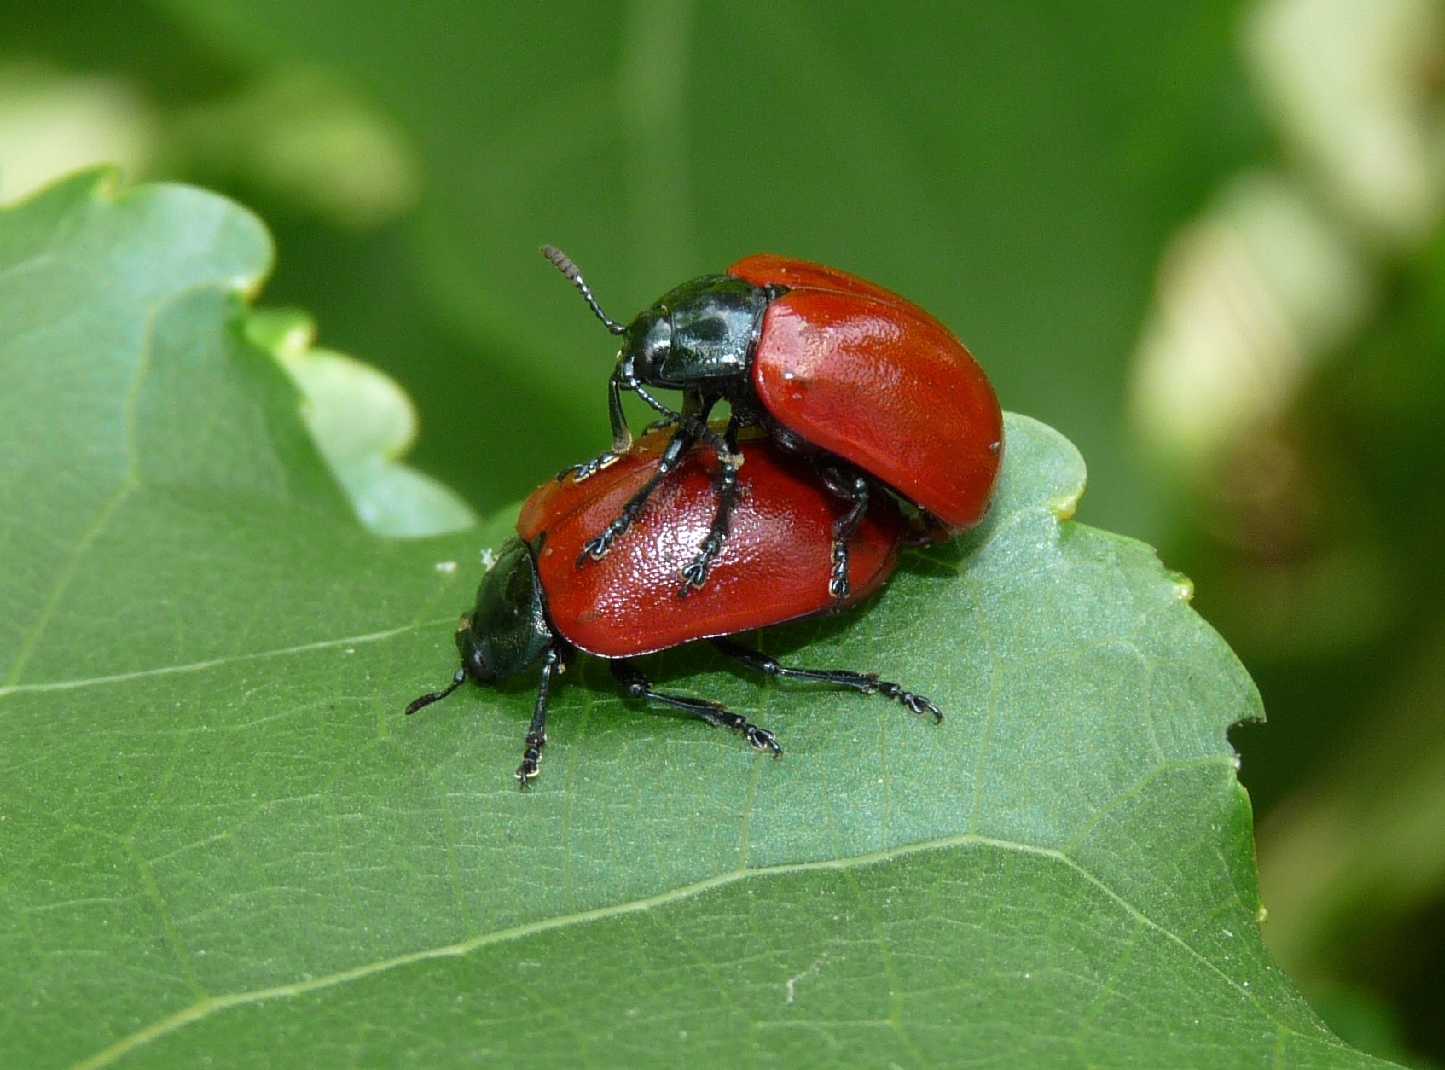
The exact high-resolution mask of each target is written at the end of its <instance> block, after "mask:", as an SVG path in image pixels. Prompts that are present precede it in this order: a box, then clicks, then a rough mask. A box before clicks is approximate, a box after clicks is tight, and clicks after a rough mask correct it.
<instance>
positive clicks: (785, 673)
mask: <svg viewBox="0 0 1445 1070" xmlns="http://www.w3.org/2000/svg"><path fill="white" fill-rule="evenodd" d="M712 644H713V646H715V647H717V648H718V650H720V651H722V652H723V653H724V654H726V655H727V656H728V657H730V658H733V659H735V660H736V661H739V662H741V663H742V664H744V665H746V666H747V667H748V668H750V669H753V670H755V671H757V672H760V673H763V674H764V675H766V676H774V677H778V678H780V679H793V680H817V681H818V682H819V683H825V684H836V685H837V686H839V687H847V688H851V689H852V690H854V691H857V692H859V693H861V694H864V695H882V696H883V697H884V698H890V699H892V700H893V701H894V702H897V703H900V704H901V705H903V706H904V707H906V708H907V709H908V711H909V712H910V713H918V714H925V713H926V714H928V715H929V716H931V717H932V718H933V720H934V721H935V723H939V722H942V721H943V711H942V710H940V709H939V708H938V707H937V706H935V705H934V704H933V703H932V702H930V701H929V700H928V699H926V698H924V697H923V696H922V695H919V694H916V693H914V692H912V691H905V690H904V689H903V688H902V687H901V686H900V685H898V684H895V683H891V682H889V681H888V680H880V679H878V677H877V676H876V675H875V674H873V673H871V672H866V673H865V672H852V671H851V670H849V669H795V668H789V667H788V666H786V665H779V664H778V663H777V661H776V660H774V659H773V658H770V657H769V656H768V655H766V654H763V653H760V652H759V651H756V650H751V649H749V648H748V647H745V646H743V645H742V644H741V643H735V642H733V641H732V640H731V639H714V640H712Z"/></svg>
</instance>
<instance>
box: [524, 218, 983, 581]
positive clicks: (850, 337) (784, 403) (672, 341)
mask: <svg viewBox="0 0 1445 1070" xmlns="http://www.w3.org/2000/svg"><path fill="white" fill-rule="evenodd" d="M542 251H543V254H544V255H545V256H546V257H547V259H548V260H550V261H551V262H552V263H553V264H554V265H555V266H556V267H557V268H558V270H560V271H561V272H562V273H563V274H564V275H565V276H567V278H568V279H570V280H571V281H572V283H573V285H575V286H576V287H577V289H578V290H579V291H580V292H581V294H582V296H583V298H584V299H585V300H586V301H587V304H588V305H589V306H590V307H591V309H592V311H593V312H594V313H595V314H596V315H597V317H598V318H599V319H600V320H601V321H602V322H603V323H604V324H605V325H606V326H607V329H608V330H609V331H611V332H612V333H613V334H616V335H620V336H621V339H622V344H621V347H620V349H619V350H618V353H617V366H616V368H615V370H614V371H613V373H612V378H611V380H610V382H609V392H608V401H609V406H608V409H609V414H610V416H611V421H612V439H613V442H612V449H611V450H609V451H607V452H605V453H603V454H601V455H599V456H598V457H596V458H594V459H592V460H591V461H588V462H586V463H585V464H580V465H576V466H574V467H573V468H570V469H568V470H567V471H568V472H571V473H573V474H575V476H576V477H577V478H579V479H585V478H587V477H589V476H591V475H593V474H595V473H596V472H598V471H600V470H601V469H603V468H605V467H607V466H608V465H609V464H611V463H613V461H615V460H616V458H617V457H618V456H620V455H622V454H624V453H625V452H626V451H627V449H628V447H629V446H630V445H631V442H632V433H631V431H630V430H629V428H628V426H627V420H626V417H625V415H624V414H623V411H622V399H621V396H622V392H623V391H632V392H634V393H636V394H637V395H638V396H639V397H640V398H642V400H643V401H645V402H646V403H647V404H648V405H650V406H651V407H652V408H654V409H656V410H657V411H658V412H659V413H660V414H661V415H662V417H663V421H664V422H665V423H669V424H673V425H675V426H676V431H675V433H674V436H673V439H672V442H671V447H670V448H669V449H668V451H667V452H666V453H665V454H664V455H663V457H662V459H661V463H660V465H659V467H658V471H657V473H656V476H655V478H654V479H653V480H651V481H649V482H648V483H646V484H645V485H643V486H642V487H641V488H639V490H638V492H637V494H636V495H635V496H634V497H633V498H632V499H630V500H629V501H627V502H626V503H625V504H624V505H623V506H622V508H621V509H620V510H619V512H618V513H617V515H616V516H615V517H613V518H612V519H611V521H610V522H609V523H608V524H607V525H606V526H605V527H604V528H602V530H601V531H600V532H599V533H598V534H597V535H595V536H594V537H593V538H591V539H590V540H588V542H587V543H586V545H585V547H584V548H583V552H582V555H581V557H580V558H579V564H580V563H581V562H582V561H585V560H586V559H588V558H591V559H594V560H596V559H600V558H601V557H603V556H604V555H605V554H607V552H608V551H609V550H610V549H611V548H612V545H613V543H614V542H616V540H617V538H618V537H619V536H620V535H622V533H623V532H625V531H626V530H627V529H628V527H629V526H631V524H632V522H633V521H634V520H635V519H636V517H637V515H638V513H639V512H640V511H641V509H642V507H643V505H644V503H645V502H646V501H647V498H648V496H649V495H650V494H651V493H652V491H653V489H654V488H655V487H656V486H657V485H658V483H660V482H661V481H662V480H663V479H664V478H665V477H666V476H667V474H668V472H670V471H671V470H672V469H673V468H675V467H676V466H677V464H678V463H679V462H680V461H681V459H682V457H683V455H684V454H685V453H686V452H687V450H688V448H689V447H691V446H692V445H693V443H694V442H697V441H699V440H701V441H703V442H706V443H707V444H708V445H710V446H712V448H713V450H714V451H715V452H716V454H717V456H718V458H719V461H720V464H719V469H718V477H717V503H716V512H715V514H714V518H713V522H712V524H711V525H710V526H709V529H708V531H707V534H706V535H705V536H704V537H703V539H702V541H701V544H700V546H699V548H698V550H697V552H696V554H695V555H694V556H693V557H692V558H691V559H690V560H689V561H688V562H687V564H686V565H684V567H683V568H682V570H681V572H682V576H683V579H684V581H685V582H684V586H683V588H682V593H684V594H686V593H687V592H688V591H689V590H694V589H696V588H699V587H701V586H702V585H703V583H704V582H705V581H706V579H707V575H708V571H709V569H710V568H711V567H712V564H713V562H714V561H715V560H716V559H717V556H718V554H719V552H720V551H721V549H722V545H723V541H724V539H725V538H726V537H727V536H728V517H729V514H730V513H731V511H732V508H733V502H734V500H735V497H736V486H737V467H738V463H739V460H740V458H739V455H738V452H737V436H738V432H739V429H740V428H742V427H746V426H748V425H761V426H762V427H764V428H765V429H766V430H767V431H768V433H769V434H770V435H771V437H772V438H773V439H774V441H775V442H777V443H778V444H779V445H780V446H782V447H783V448H785V449H789V450H792V451H796V452H801V453H803V454H804V455H805V456H807V457H808V458H809V459H810V460H811V462H812V464H813V465H814V467H815V469H816V471H817V473H818V475H819V477H820V478H821V479H822V481H823V483H824V485H825V486H826V487H827V488H828V489H829V490H830V491H831V492H832V493H833V494H835V495H837V496H838V497H840V498H841V499H843V500H844V501H846V502H847V503H848V506H849V508H848V510H847V512H846V513H845V514H844V515H843V516H842V517H841V518H840V519H839V521H838V523H837V525H836V528H835V530H834V534H833V548H832V561H833V566H832V569H831V571H830V574H829V580H828V588H829V591H830V593H831V594H832V595H833V596H834V597H835V598H844V597H846V596H847V593H848V585H849V580H848V548H849V539H850V538H851V537H852V535H853V533H854V531H855V530H856V529H857V525H858V523H859V521H860V520H861V518H862V517H863V516H864V515H865V513H866V512H867V507H868V501H869V497H870V493H871V491H872V489H873V488H874V487H875V485H877V484H881V485H882V486H883V487H885V488H887V490H890V491H892V492H893V493H895V494H897V495H898V496H899V497H901V498H903V499H905V500H906V501H908V502H910V503H912V504H913V505H915V506H917V507H918V509H919V510H920V511H921V512H922V514H923V521H924V523H925V525H926V526H927V528H928V529H930V533H931V534H933V535H938V534H943V535H952V534H955V533H957V532H960V531H963V530H966V529H967V528H970V527H972V526H973V525H974V524H977V523H978V522H979V520H980V519H982V517H983V515H984V513H985V511H986V510H987V508H988V502H989V499H990V497H991V495H992V493H993V488H994V484H995V482H996V480H997V478H998V472H999V466H1000V463H1001V462H1002V455H1003V413H1002V411H1001V410H1000V408H999V403H998V397H997V396H996V395H995V394H994V390H993V387H992V386H991V385H990V383H989V381H988V378H987V376H985V375H984V373H983V369H982V368H980V367H979V365H978V362H977V361H975V360H974V359H973V356H972V354H970V353H969V351H968V350H967V349H966V348H965V347H964V346H963V344H962V343H961V342H959V341H958V339H956V338H955V337H954V336H953V335H952V334H951V333H950V332H949V330H948V329H947V328H946V327H944V326H943V325H942V324H941V323H939V322H938V320H936V319H934V318H933V317H932V316H931V315H929V314H928V313H927V312H925V311H924V310H923V309H921V308H919V307H918V306H917V305H915V304H913V303H912V302H911V301H908V300H906V299H904V298H902V297H899V296H898V295H897V294H895V293H892V292H891V291H889V290H885V289H884V288H883V287H881V286H878V285H875V284H874V283H871V282H867V281H866V280H864V279H860V278H858V277H856V276H854V275H850V274H848V273H846V272H843V271H838V270H836V269H834V268H829V267H824V266H823V265H821V264H813V263H809V262H807V261H805V260H790V259H787V258H785V257H780V256H772V255H762V256H750V257H747V258H746V259H744V260H739V261H738V262H737V263H736V264H733V265H732V267H730V268H728V270H727V273H726V274H723V275H704V276H702V277H701V278H696V279H693V280H691V281H690V282H686V283H683V284H682V285H681V286H679V287H677V288H676V289H674V290H670V291H669V292H667V293H665V294H663V296H662V297H661V298H660V299H659V300H658V301H657V302H656V303H655V304H653V305H652V306H651V307H650V308H648V309H646V310H645V311H643V312H641V313H640V314H639V315H638V316H637V317H636V318H635V319H634V320H633V321H632V322H631V323H629V324H627V325H625V326H624V325H623V324H621V323H618V322H616V321H615V320H613V319H611V318H610V317H609V316H608V315H607V314H606V313H605V312H603V311H602V308H601V306H600V305H599V304H598V303H597V300H596V298H595V297H594V296H593V295H592V291H591V289H590V288H589V287H588V285H587V283H586V281H585V280H584V279H583V277H582V272H581V271H580V270H579V269H578V267H577V265H576V264H575V263H573V261H572V260H571V259H570V258H569V257H568V256H567V255H566V254H565V253H563V252H561V251H560V250H558V249H556V248H553V247H552V246H544V247H543V250H542ZM653 387H659V388H664V389H669V390H681V391H682V392H683V405H682V408H681V410H675V409H672V408H669V407H668V406H666V405H664V404H663V403H662V402H661V401H659V400H658V399H657V398H656V397H654V396H653V394H652V392H651V389H650V388H653ZM719 401H727V402H728V403H729V405H730V407H731V410H732V417H731V419H730V420H729V421H728V424H727V427H726V430H725V431H724V433H723V434H722V435H721V436H719V435H718V434H717V432H715V431H713V430H712V429H710V428H709V426H708V424H707V416H708V413H709V412H710V411H711V410H712V408H713V406H714V405H716V404H717V403H718V402H719ZM564 474H566V473H564Z"/></svg>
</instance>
